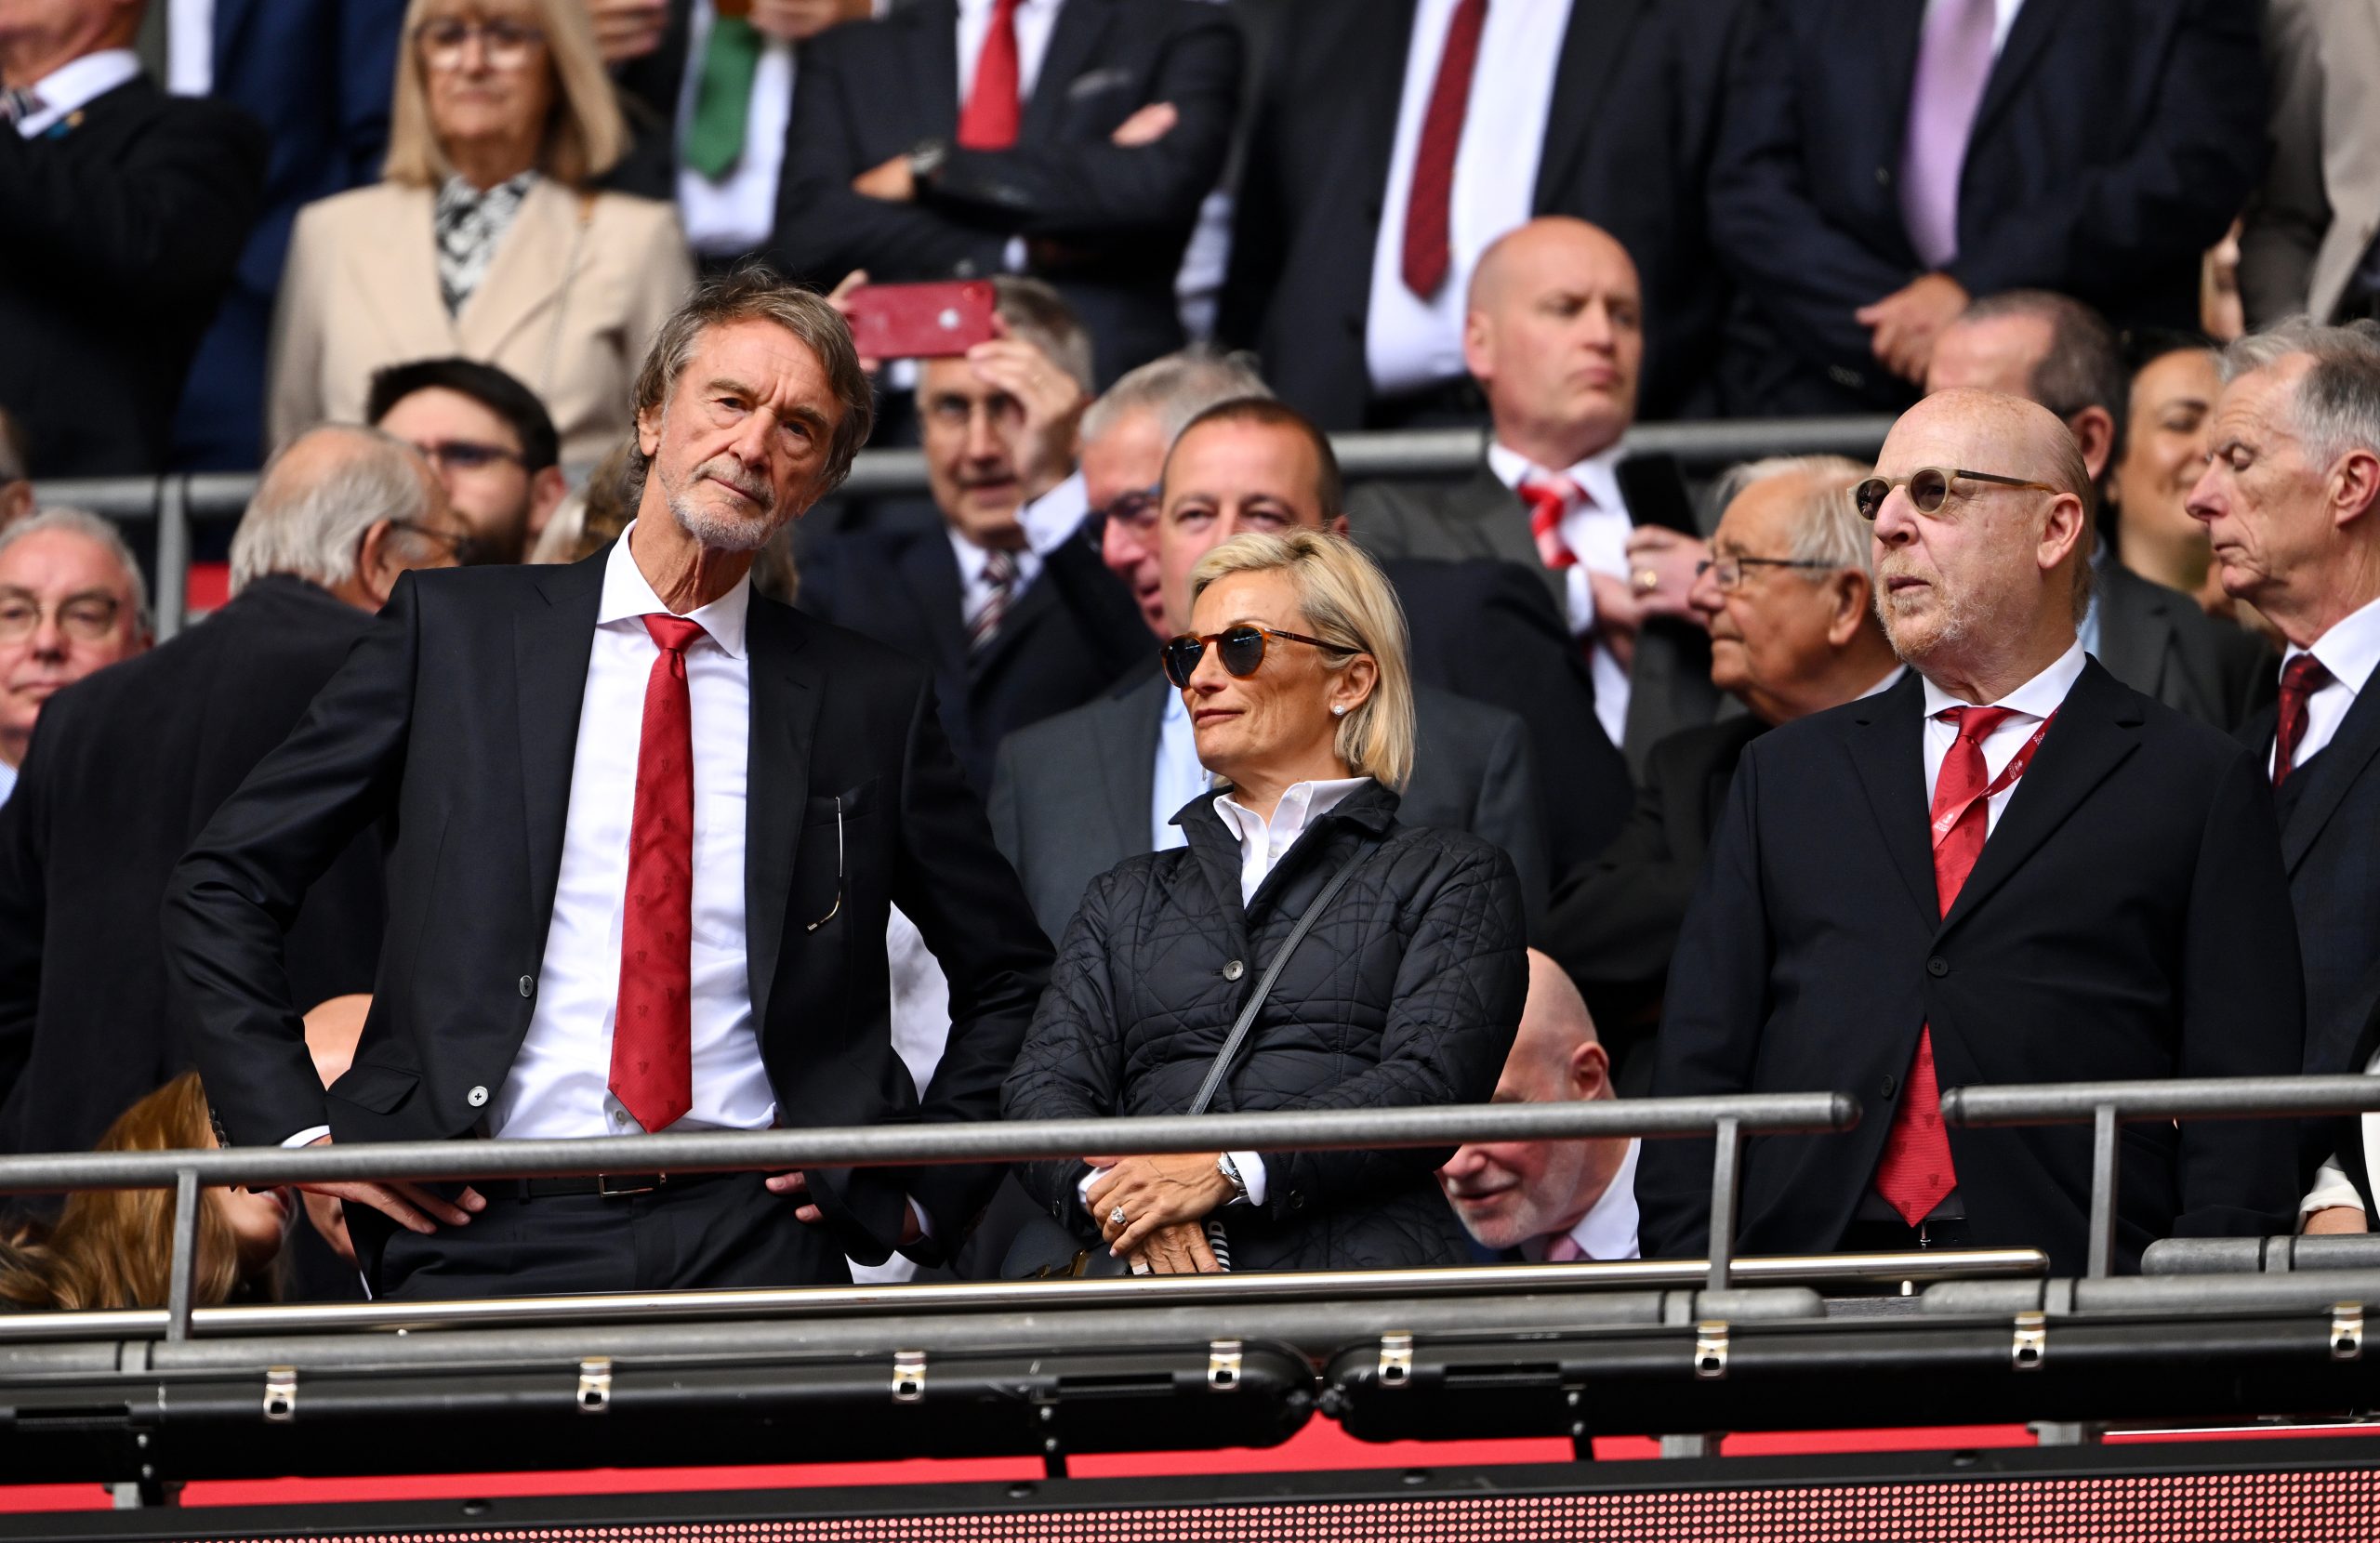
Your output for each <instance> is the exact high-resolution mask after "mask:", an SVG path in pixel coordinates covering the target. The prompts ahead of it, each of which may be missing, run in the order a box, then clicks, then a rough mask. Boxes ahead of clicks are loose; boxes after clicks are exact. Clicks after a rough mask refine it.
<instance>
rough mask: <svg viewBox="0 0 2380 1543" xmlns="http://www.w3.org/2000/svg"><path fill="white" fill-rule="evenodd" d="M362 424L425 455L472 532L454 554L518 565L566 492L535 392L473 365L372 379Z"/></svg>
mask: <svg viewBox="0 0 2380 1543" xmlns="http://www.w3.org/2000/svg"><path fill="white" fill-rule="evenodd" d="M364 418H365V420H366V421H367V422H369V423H371V424H372V425H374V426H375V427H376V428H378V429H381V430H382V431H383V432H385V433H389V434H392V435H394V436H395V437H396V438H398V439H400V440H403V441H404V442H406V443H407V444H410V445H412V446H413V447H414V449H416V450H417V451H418V452H420V453H421V456H422V459H424V460H426V461H428V462H429V463H430V469H431V470H432V471H434V472H436V473H437V475H438V481H439V483H440V485H442V486H443V487H444V489H445V490H446V499H447V502H448V503H449V504H451V505H452V506H453V507H454V509H455V512H456V514H458V515H460V516H461V517H462V518H463V521H464V522H465V523H466V524H467V525H468V526H469V537H470V539H469V546H468V547H467V548H466V549H465V550H464V551H463V552H461V553H458V554H457V555H458V556H459V557H460V559H461V560H463V561H464V562H467V563H470V562H519V561H520V560H522V558H524V557H526V556H527V555H528V550H529V547H531V546H533V545H534V544H535V543H536V539H537V534H538V533H539V532H541V531H543V530H544V529H545V528H546V521H548V520H549V519H551V518H552V517H553V512H554V509H555V508H556V507H557V506H558V505H560V504H561V503H562V497H563V495H565V494H567V493H568V492H569V491H570V487H569V484H568V482H566V481H564V480H563V478H562V467H561V465H560V464H559V463H560V461H561V458H562V440H561V437H560V436H559V435H558V434H556V433H555V431H554V420H553V419H552V417H551V416H549V415H548V414H547V412H546V404H545V403H544V402H539V401H538V400H537V393H536V392H535V391H532V390H531V389H529V388H528V387H526V386H523V385H522V383H521V382H520V381H519V380H517V379H515V378H514V377H513V376H511V375H509V374H508V373H507V372H505V371H503V370H500V369H498V368H496V366H495V365H493V364H485V363H481V362H480V361H478V360H476V359H421V360H416V361H414V362H413V363H409V364H391V365H390V366H389V367H388V368H386V369H384V370H380V371H378V372H377V373H376V374H375V375H374V376H372V389H371V392H370V394H369V396H368V397H367V398H366V400H365V406H364Z"/></svg>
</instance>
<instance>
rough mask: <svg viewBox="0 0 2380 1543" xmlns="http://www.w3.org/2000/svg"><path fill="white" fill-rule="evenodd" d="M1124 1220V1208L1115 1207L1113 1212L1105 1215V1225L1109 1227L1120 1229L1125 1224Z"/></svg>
mask: <svg viewBox="0 0 2380 1543" xmlns="http://www.w3.org/2000/svg"><path fill="white" fill-rule="evenodd" d="M1126 1220H1127V1218H1126V1217H1125V1215H1124V1207H1121V1206H1118V1207H1116V1208H1115V1209H1114V1210H1112V1211H1110V1212H1108V1213H1107V1224H1108V1225H1109V1226H1111V1227H1121V1226H1123V1225H1124V1224H1125V1221H1126Z"/></svg>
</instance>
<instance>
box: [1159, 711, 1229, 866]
mask: <svg viewBox="0 0 2380 1543" xmlns="http://www.w3.org/2000/svg"><path fill="white" fill-rule="evenodd" d="M1171 685H1172V682H1170V681H1168V682H1167V687H1168V689H1167V691H1166V693H1165V716H1164V717H1162V718H1160V719H1157V765H1156V767H1155V768H1154V769H1153V770H1154V773H1155V774H1154V775H1152V776H1151V777H1150V779H1149V836H1150V839H1151V841H1152V843H1153V844H1152V845H1151V847H1150V849H1149V850H1150V851H1172V850H1173V849H1174V848H1176V847H1181V846H1187V845H1188V844H1189V837H1186V836H1184V835H1183V834H1182V827H1181V826H1180V825H1177V824H1174V823H1173V817H1174V816H1175V815H1176V814H1179V813H1181V812H1182V806H1183V805H1184V804H1186V803H1188V802H1189V801H1190V800H1191V799H1193V798H1197V796H1198V795H1199V794H1201V793H1204V792H1206V791H1207V790H1208V789H1210V788H1211V787H1213V786H1214V785H1215V777H1214V773H1213V772H1209V771H1208V770H1207V766H1206V763H1205V762H1204V761H1202V760H1200V759H1199V758H1198V735H1197V732H1196V731H1195V730H1193V729H1192V728H1191V726H1190V707H1189V705H1188V704H1187V703H1185V702H1183V700H1182V693H1181V692H1178V691H1174V690H1172V689H1171Z"/></svg>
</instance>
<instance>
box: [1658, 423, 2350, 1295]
mask: <svg viewBox="0 0 2380 1543" xmlns="http://www.w3.org/2000/svg"><path fill="white" fill-rule="evenodd" d="M1854 497H1855V499H1856V500H1857V501H1858V508H1859V510H1860V512H1861V513H1862V514H1863V515H1864V516H1865V517H1866V518H1868V519H1869V520H1871V521H1873V524H1874V547H1875V574H1876V587H1877V593H1878V600H1877V609H1878V613H1879V614H1880V615H1881V617H1882V618H1883V621H1884V631H1885V634H1886V636H1887V637H1888V638H1889V639H1890V640H1891V642H1892V645H1893V649H1894V651H1895V652H1896V653H1898V654H1899V655H1900V657H1901V658H1902V660H1903V661H1905V662H1906V663H1907V664H1908V665H1909V666H1910V671H1911V673H1910V675H1909V676H1908V677H1906V678H1904V679H1902V680H1901V682H1900V683H1899V684H1898V685H1897V686H1894V687H1893V688H1892V689H1890V690H1888V691H1886V692H1883V693H1882V694H1880V695H1876V696H1870V697H1863V698H1860V699H1859V700H1858V701H1855V702H1851V703H1849V704H1846V705H1845V706H1840V707H1835V708H1832V709H1830V710H1829V711H1826V712H1822V713H1818V714H1815V715H1813V716H1811V717H1808V718H1805V719H1798V720H1796V721H1794V722H1792V723H1788V724H1785V725H1783V726H1782V727H1780V728H1778V729H1776V730H1774V731H1772V732H1770V733H1768V734H1767V735H1765V736H1764V737H1763V738H1761V739H1760V740H1758V741H1757V742H1755V743H1754V744H1753V745H1751V746H1750V747H1749V748H1748V749H1747V750H1746V751H1745V752H1744V755H1743V758H1742V759H1741V760H1740V761H1739V763H1738V765H1737V769H1736V776H1735V782H1734V785H1733V786H1732V787H1731V788H1730V789H1729V793H1728V800H1727V811H1726V814H1725V815H1724V816H1723V817H1722V819H1721V821H1720V824H1719V829H1718V833H1717V835H1716V837H1714V839H1713V841H1712V852H1711V860H1710V863H1709V864H1708V866H1707V867H1706V868H1705V869H1704V872H1703V878H1702V882H1701V885H1700V887H1699V890H1697V892H1696V895H1695V899H1694V903H1693V904H1692V907H1691V908H1690V909H1689V911H1688V913H1687V916H1686V928H1685V930H1684V933H1683V935H1682V936H1681V938H1680V940H1679V944H1678V949H1677V953H1676V956H1675V957H1674V959H1673V963H1672V966H1671V969H1670V979H1669V989H1668V995H1667V997H1666V1000H1665V1003H1664V1011H1663V1015H1662V1020H1661V1029H1660V1036H1659V1042H1658V1061H1657V1062H1656V1069H1655V1072H1654V1079H1653V1092H1654V1094H1655V1095H1656V1096H1689V1097H1699V1096H1702V1095H1706V1094H1718V1093H1738V1092H1753V1091H1763V1092H1765V1091H1784V1090H1788V1089H1794V1090H1802V1089H1808V1088H1843V1089H1845V1090H1847V1091H1849V1092H1851V1093H1853V1094H1855V1095H1856V1096H1857V1097H1858V1099H1859V1101H1860V1103H1861V1105H1862V1107H1863V1109H1864V1110H1865V1116H1864V1117H1863V1118H1862V1119H1861V1121H1860V1123H1859V1125H1858V1128H1857V1129H1855V1130H1853V1131H1851V1132H1849V1133H1848V1134H1844V1135H1826V1136H1792V1137H1771V1138H1768V1139H1765V1140H1764V1141H1758V1142H1755V1143H1753V1144H1752V1146H1751V1147H1750V1148H1749V1149H1748V1150H1747V1152H1746V1154H1745V1169H1744V1179H1743V1211H1742V1215H1743V1219H1744V1220H1743V1225H1742V1227H1741V1229H1740V1231H1739V1238H1738V1242H1739V1246H1741V1247H1742V1248H1743V1250H1744V1251H1745V1252H1747V1253H1755V1254H1766V1253H1808V1252H1813V1251H1825V1250H1829V1249H1835V1248H1850V1249H1855V1250H1863V1251H1864V1250H1871V1249H1905V1248H1918V1247H1941V1246H1950V1247H1957V1246H1967V1245H1974V1246H2036V1247H2041V1248H2044V1249H2046V1250H2047V1251H2048V1253H2049V1256H2050V1259H2051V1263H2052V1266H2053V1268H2054V1269H2055V1270H2056V1272H2057V1273H2061V1274H2076V1273H2081V1272H2082V1271H2083V1267H2084V1265H2085V1263H2086V1262H2087V1261H2086V1259H2085V1255H2086V1252H2087V1249H2086V1241H2085V1234H2086V1223H2087V1218H2088V1215H2089V1205H2090V1172H2091V1155H2090V1134H2089V1131H2088V1129H2087V1128H2075V1127H2055V1126H2054V1127H2041V1128H2021V1129H1989V1130H1949V1129H1947V1128H1945V1127H1944V1125H1943V1122H1942V1118H1941V1108H1940V1095H1941V1090H1942V1089H1943V1088H1955V1087H1959V1086H1961V1085H1963V1084H1970V1083H2007V1082H2050V1081H2067V1080H2076V1081H2101V1080H2124V1079H2135V1078H2150V1077H2188V1076H2238V1075H2278V1074H2286V1073H2292V1072H2294V1071H2296V1070H2297V1064H2298V1046H2299V1040H2300V1037H2301V1035H2302V1033H2303V1026H2304V1016H2305V1014H2304V987H2303V984H2302V983H2301V981H2300V979H2299V976H2298V968H2297V938H2296V930H2295V928H2294V925H2293V924H2292V922H2291V919H2290V910H2289V892H2288V887H2287V884H2286V882H2285V880H2284V879H2283V877H2282V873H2281V847H2280V837H2279V833H2278V831H2277V829H2276V827H2275V824H2274V820H2273V813H2272V804H2271V798H2270V797H2269V795H2268V790H2267V788H2266V786H2265V783H2264V776H2263V769H2262V766H2261V763H2260V762H2259V760H2258V758H2256V757H2255V756H2254V755H2253V754H2251V753H2250V752H2249V751H2248V750H2247V749H2246V748H2244V747H2243V746H2241V745H2239V744H2237V743H2236V742H2234V741H2232V740H2230V739H2228V738H2227V737H2225V736H2224V735H2222V734H2221V733H2218V732H2215V730H2213V729H2210V728H2208V727H2206V726H2205V725H2204V724H2202V723H2198V722H2195V721H2193V720H2191V719H2187V718H2184V717H2183V716H2182V715H2181V714H2179V713H2177V712H2175V711H2174V710H2173V709H2172V708H2169V707H2166V706H2162V705H2161V704H2159V703H2157V702H2154V701H2151V700H2150V699H2149V698H2148V697H2146V696H2143V695H2142V694H2141V693H2139V692H2135V691H2134V690H2132V689H2131V688H2130V687H2127V686H2124V685H2122V684H2121V683H2120V682H2119V681H2117V680H2116V679H2115V678H2114V677H2113V676H2111V675H2109V673H2108V672H2107V671H2106V670H2105V669H2103V668H2102V667H2100V666H2099V665H2097V664H2096V662H2095V661H2093V660H2092V659H2090V657H2089V656H2088V655H2087V654H2085V653H2083V648H2082V645H2081V643H2080V641H2079V640H2078V637H2077V634H2076V625H2077V623H2078V622H2079V620H2080V618H2081V617H2082V615H2083V612H2084V609H2085V607H2086V606H2087V604H2088V601H2089V588H2088V585H2089V574H2090V569H2089V564H2088V547H2087V546H2086V544H2085V543H2084V541H2083V533H2084V532H2085V531H2086V530H2087V529H2088V528H2089V521H2090V518H2091V514H2092V504H2093V494H2092V487H2091V480H2090V477H2089V474H2088V472H2087V471H2086V469H2085V468H2084V466H2083V455H2082V452H2081V451H2080V450H2079V449H2078V448H2077V447H2076V445H2075V442H2074V437H2073V435H2072V434H2071V433H2070V432H2069V430H2068V429H2067V428H2066V426H2065V425H2064V424H2062V423H2060V422H2059V421H2058V420H2057V419H2056V417H2054V416H2053V415H2051V414H2049V413H2048V412H2047V411H2046V410H2044V409H2043V408H2041V407H2038V406H2036V405H2034V404H2033V403H2031V402H2025V401H2022V400H2020V399H2018V398H2016V397H2010V396H2002V395H1998V394H1995V393H1992V392H1988V391H1974V390H1948V391H1942V392H1938V393H1937V394H1936V395H1934V396H1931V397H1928V398H1926V399H1925V400H1924V402H1920V403H1918V404H1917V405H1916V406H1915V407H1912V408H1911V409H1910V410H1909V411H1908V412H1907V413H1905V414H1903V415H1901V417H1900V420H1899V421H1898V422H1897V424H1895V425H1894V427H1893V430H1892V433H1891V434H1890V435H1889V436H1888V437H1887V438H1886V440H1885V442H1884V449H1883V451H1882V452H1881V454H1880V455H1878V457H1877V465H1876V474H1875V475H1874V476H1873V477H1871V478H1870V479H1868V480H1867V481H1863V482H1861V483H1860V484H1859V485H1858V488H1857V489H1855V490H1854ZM2125 1135H2126V1140H2125V1150H2124V1160H2123V1165H2122V1179H2121V1185H2120V1188H2119V1190H2118V1193H2117V1195H2116V1220H2117V1226H2116V1236H2115V1240H2114V1242H2115V1250H2116V1255H2117V1258H2118V1259H2119V1260H2122V1261H2124V1262H2127V1263H2128V1262H2130V1261H2132V1260H2134V1259H2136V1258H2137V1256H2138V1254H2139V1252H2140V1250H2141V1248H2142V1247H2144V1246H2146V1245H2147V1244H2148V1243H2149V1241H2151V1240H2152V1239H2155V1238H2160V1237H2167V1236H2174V1235H2206V1234H2244V1235H2256V1234H2260V1233H2269V1232H2273V1231H2276V1230H2280V1229H2281V1228H2283V1227H2285V1225H2286V1223H2287V1220H2288V1218H2289V1216H2290V1214H2291V1210H2292V1203H2293V1201H2294V1199H2295V1196H2296V1191H2295V1177H2296V1176H2295V1165H2294V1154H2293V1151H2292V1138H2291V1133H2290V1131H2289V1129H2288V1128H2287V1127H2286V1126H2285V1125H2282V1124H2281V1123H2278V1122H2271V1121H2245V1120H2204V1121H2196V1122H2190V1123H2187V1124H2184V1125H2181V1126H2178V1127H2177V1126H2173V1125H2143V1126H2135V1127H2132V1128H2128V1129H2127V1131H2126V1133H2125ZM1710 1164H1711V1148H1710V1143H1709V1142H1707V1141H1656V1142H1653V1143H1650V1144H1649V1145H1648V1146H1647V1147H1646V1150H1645V1154H1644V1156H1643V1159H1642V1161H1641V1164H1640V1166H1639V1168H1638V1172H1637V1199H1638V1202H1639V1204H1640V1207H1642V1213H1643V1228H1644V1237H1645V1243H1646V1248H1645V1252H1646V1254H1647V1255H1648V1256H1661V1255H1669V1256H1678V1255H1694V1254H1698V1253H1700V1252H1701V1251H1702V1250H1703V1249H1704V1248H1705V1247H1706V1246H1708V1243H1709V1227H1710V1215H1709V1207H1710V1172H1711V1168H1710Z"/></svg>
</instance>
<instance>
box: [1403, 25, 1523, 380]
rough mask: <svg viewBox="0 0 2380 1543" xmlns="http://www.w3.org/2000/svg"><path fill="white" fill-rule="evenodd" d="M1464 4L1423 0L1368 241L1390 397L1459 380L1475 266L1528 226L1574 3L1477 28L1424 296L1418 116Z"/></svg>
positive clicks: (1424, 110) (1422, 113)
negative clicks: (1416, 264) (1416, 249)
mask: <svg viewBox="0 0 2380 1543" xmlns="http://www.w3.org/2000/svg"><path fill="white" fill-rule="evenodd" d="M1457 4H1458V0H1420V4H1418V5H1416V6H1415V7H1413V36H1412V41H1411V42H1410V43H1409V44H1408V46H1407V47H1406V51H1405V89H1404V94H1403V96H1402V97H1400V98H1399V99H1398V102H1397V108H1396V138H1395V140H1394V141H1393V144H1392V147H1391V149H1390V151H1389V157H1388V184H1387V186H1386V187H1384V188H1383V189H1382V190H1381V201H1380V233H1379V236H1378V238H1377V239H1376V240H1375V241H1374V242H1373V244H1372V284H1371V298H1370V302H1369V306H1368V307H1367V308H1366V311H1365V325H1364V362H1365V363H1366V365H1367V366H1368V367H1369V371H1370V375H1371V383H1372V389H1373V390H1375V391H1377V392H1380V393H1382V394H1383V395H1388V394H1394V393H1395V392H1398V391H1409V390H1414V389H1421V388H1423V387H1428V386H1434V385H1435V384H1437V383H1438V382H1440V381H1442V380H1452V379H1455V378H1456V377H1458V376H1461V375H1462V374H1463V373H1464V372H1463V365H1462V319H1463V313H1464V310H1465V300H1466V297H1467V293H1468V291H1469V290H1470V288H1471V270H1473V269H1474V267H1476V266H1477V265H1478V262H1479V254H1480V253H1481V252H1483V251H1485V250H1486V249H1487V247H1488V244H1489V243H1490V242H1492V241H1494V240H1495V239H1496V238H1497V237H1498V236H1501V235H1502V234H1503V233H1504V232H1505V231H1510V230H1512V229H1513V228H1514V226H1517V225H1522V224H1525V223H1527V220H1528V218H1529V215H1530V211H1531V209H1532V208H1533V206H1534V205H1535V203H1536V199H1537V166H1538V161H1539V158H1540V155H1541V154H1542V153H1543V152H1544V148H1545V119H1546V113H1547V112H1548V110H1549V109H1550V108H1551V107H1552V105H1553V101H1554V71H1555V70H1556V69H1557V68H1558V67H1559V66H1560V64H1561V60H1562V38H1563V34H1564V33H1566V32H1567V31H1568V30H1569V25H1570V0H1496V3H1495V4H1494V5H1492V6H1490V7H1488V20H1487V22H1486V24H1485V25H1484V26H1483V27H1481V29H1480V33H1479V59H1478V62H1477V64H1476V65H1475V66H1474V70H1473V73H1472V77H1471V79H1472V86H1471V98H1470V100H1469V102H1468V103H1467V104H1466V106H1465V109H1464V112H1463V120H1462V138H1461V139H1460V140H1458V141H1457V143H1456V148H1455V156H1454V187H1453V189H1452V191H1450V192H1449V193H1448V201H1447V245H1448V256H1449V257H1450V258H1451V259H1452V260H1451V261H1450V262H1449V264H1448V268H1447V278H1446V283H1445V284H1441V285H1439V286H1438V292H1437V293H1436V294H1435V295H1434V296H1432V297H1430V298H1428V299H1426V300H1425V299H1423V298H1422V297H1420V296H1418V295H1416V294H1414V293H1413V292H1412V291H1411V290H1410V289H1408V288H1407V287H1406V286H1405V212H1406V209H1407V207H1408V204H1410V202H1411V194H1412V191H1413V164H1414V162H1415V161H1416V160H1418V159H1419V158H1420V156H1421V120H1422V118H1423V117H1424V116H1425V115H1426V114H1427V113H1428V112H1429V108H1430V94H1431V92H1432V90H1433V89H1434V88H1435V86H1436V85H1437V79H1438V59H1439V58H1440V56H1441V55H1443V54H1444V53H1445V52H1446V43H1447V23H1448V21H1450V20H1453V17H1454V11H1455V7H1456V5H1457Z"/></svg>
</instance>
